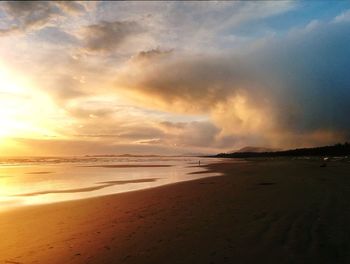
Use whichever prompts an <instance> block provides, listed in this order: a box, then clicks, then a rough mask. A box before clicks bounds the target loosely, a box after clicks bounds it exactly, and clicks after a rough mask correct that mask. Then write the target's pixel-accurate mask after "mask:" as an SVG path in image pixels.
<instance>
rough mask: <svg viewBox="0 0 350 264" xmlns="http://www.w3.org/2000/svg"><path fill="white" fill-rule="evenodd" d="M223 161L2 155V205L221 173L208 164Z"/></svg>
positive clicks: (86, 195) (76, 196)
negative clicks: (11, 156)
mask: <svg viewBox="0 0 350 264" xmlns="http://www.w3.org/2000/svg"><path fill="white" fill-rule="evenodd" d="M199 161H200V164H199ZM218 161H220V160H219V159H214V158H202V157H201V158H198V157H129V156H128V157H25V158H23V157H22V158H1V159H0V210H6V209H8V208H12V207H17V206H25V205H35V204H43V203H53V202H60V201H68V200H76V199H83V198H89V197H96V196H103V195H109V194H115V193H122V192H130V191H135V190H141V189H147V188H152V187H156V186H161V185H165V184H171V183H177V182H182V181H188V180H194V179H199V178H203V177H211V176H218V175H219V174H218V173H211V172H208V171H207V170H206V167H205V165H207V164H209V163H214V162H218Z"/></svg>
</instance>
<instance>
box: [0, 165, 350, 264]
mask: <svg viewBox="0 0 350 264" xmlns="http://www.w3.org/2000/svg"><path fill="white" fill-rule="evenodd" d="M207 167H208V172H209V173H210V172H212V171H215V172H218V173H224V175H223V176H214V177H208V178H200V179H197V180H190V181H185V182H178V183H173V184H169V185H163V186H158V187H154V188H150V189H143V190H137V191H132V192H125V193H119V194H113V195H107V196H103V197H94V198H87V199H82V200H75V201H69V202H59V203H54V204H45V205H34V206H26V207H23V208H18V209H15V210H11V211H6V212H1V213H0V235H1V237H2V239H1V241H0V252H1V254H0V263H50V264H54V263H164V262H167V263H210V262H212V263H232V262H237V263H258V262H261V261H262V260H264V261H263V262H266V263H345V262H346V261H349V260H350V255H349V253H348V252H350V250H349V249H350V242H349V239H348V237H349V236H348V235H349V234H350V228H348V227H347V223H348V220H350V212H349V210H348V208H349V205H350V199H349V198H350V197H349V196H350V194H349V192H347V190H348V188H350V179H348V178H349V177H347V175H348V174H349V172H350V165H349V164H345V163H341V162H334V163H332V166H330V167H327V168H320V167H319V164H318V163H317V162H311V161H264V162H255V161H252V162H249V163H215V164H210V165H208V166H207Z"/></svg>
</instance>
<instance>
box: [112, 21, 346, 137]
mask: <svg viewBox="0 0 350 264" xmlns="http://www.w3.org/2000/svg"><path fill="white" fill-rule="evenodd" d="M349 54H350V27H349V23H328V24H317V25H313V26H312V27H311V26H310V27H305V28H303V29H299V30H295V31H294V32H290V33H289V34H288V35H287V36H284V37H280V38H278V37H273V38H270V39H267V40H265V41H264V42H262V43H260V44H259V45H257V46H256V47H254V48H251V49H250V50H249V49H245V50H242V54H241V55H239V54H238V55H237V54H236V55H225V56H196V57H194V56H192V57H187V58H185V57H180V56H178V57H177V56H169V57H167V59H166V60H165V59H158V58H155V59H150V60H149V61H148V62H145V61H143V62H142V63H140V64H138V63H137V62H132V63H131V65H129V68H128V69H127V70H126V71H124V72H123V73H121V74H120V75H119V76H118V87H119V89H122V88H126V89H132V90H133V91H135V92H137V93H141V94H142V95H143V96H149V97H151V98H154V99H157V100H159V101H161V102H163V103H164V105H166V106H167V107H169V108H171V107H172V106H176V107H175V108H174V109H173V110H177V111H192V112H204V113H205V112H206V113H210V112H211V111H213V110H215V108H216V106H217V105H218V104H224V105H225V108H226V109H227V112H230V109H232V108H233V105H232V104H231V103H230V101H229V98H232V97H234V96H237V95H242V96H243V97H244V98H245V99H246V100H247V106H248V107H254V108H256V109H257V110H259V111H260V110H261V111H262V112H263V113H264V111H265V110H269V111H270V113H271V116H266V118H267V120H268V119H271V120H273V122H274V125H275V128H276V129H278V130H288V131H291V132H292V133H301V134H307V133H313V132H315V131H333V132H335V133H338V132H340V133H343V134H345V135H346V136H347V137H348V138H349V134H350V133H349V131H350V122H349V121H348V113H349V111H350V75H349V74H348V69H349V68H350V59H349ZM128 70H129V71H130V75H128ZM131 76H132V77H131ZM179 105H180V106H181V107H179ZM269 111H267V112H266V113H269ZM231 112H232V111H231ZM222 115H223V116H224V115H225V111H223V112H222ZM265 115H266V114H265ZM236 117H237V118H236V119H237V120H235V123H236V124H239V123H240V122H239V117H238V116H236ZM232 120H233V119H232ZM243 121H244V120H242V122H241V123H242V124H243V123H244V122H243ZM237 128H238V127H237ZM261 133H264V131H261Z"/></svg>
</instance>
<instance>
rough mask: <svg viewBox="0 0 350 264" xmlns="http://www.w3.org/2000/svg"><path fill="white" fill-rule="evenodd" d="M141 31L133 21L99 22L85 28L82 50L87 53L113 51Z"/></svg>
mask: <svg viewBox="0 0 350 264" xmlns="http://www.w3.org/2000/svg"><path fill="white" fill-rule="evenodd" d="M142 31H143V30H142V27H141V26H140V25H139V24H138V23H137V22H135V21H113V22H108V21H101V22H99V23H98V24H93V25H89V26H86V27H85V29H84V32H83V39H84V40H83V41H84V48H85V49H86V51H88V52H109V51H113V50H115V49H116V48H118V47H119V46H120V45H121V44H123V43H124V42H125V41H126V40H127V39H128V38H129V37H130V36H133V35H134V34H138V33H141V32H142Z"/></svg>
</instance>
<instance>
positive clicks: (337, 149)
mask: <svg viewBox="0 0 350 264" xmlns="http://www.w3.org/2000/svg"><path fill="white" fill-rule="evenodd" d="M348 155H350V143H348V142H345V143H344V144H336V145H333V146H323V147H315V148H298V149H290V150H282V151H271V152H233V153H220V154H217V155H215V156H214V157H219V158H254V157H300V156H331V157H341V156H348Z"/></svg>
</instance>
